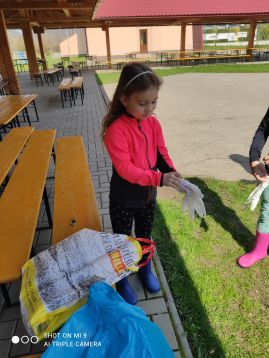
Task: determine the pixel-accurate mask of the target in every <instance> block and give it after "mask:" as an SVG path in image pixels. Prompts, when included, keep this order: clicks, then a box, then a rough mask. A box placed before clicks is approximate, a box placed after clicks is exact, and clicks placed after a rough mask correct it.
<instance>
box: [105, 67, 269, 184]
mask: <svg viewBox="0 0 269 358" xmlns="http://www.w3.org/2000/svg"><path fill="white" fill-rule="evenodd" d="M268 83H269V74H268V73H186V74H181V75H174V76H167V77H164V78H163V85H162V87H161V90H160V92H159V99H158V105H157V108H156V114H157V117H158V119H159V120H160V122H161V125H162V128H163V132H164V136H165V140H166V145H167V147H168V149H169V153H170V155H171V157H172V159H173V161H174V163H175V166H176V168H177V169H178V170H179V171H180V172H181V173H182V175H183V176H198V177H210V176H211V177H214V178H218V179H225V180H253V177H252V176H251V175H250V174H249V172H248V151H249V146H250V143H251V140H252V137H253V135H254V132H255V130H256V128H257V126H258V124H259V123H260V121H261V120H262V118H263V115H264V114H265V112H266V111H267V108H268V106H269V100H268ZM115 86H116V85H115V84H109V85H105V86H104V87H105V90H106V92H107V94H108V96H109V97H110V98H111V96H112V93H113V91H114V89H115ZM267 151H268V146H267ZM267 151H266V146H265V148H264V153H267Z"/></svg>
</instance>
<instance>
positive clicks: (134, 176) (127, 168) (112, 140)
mask: <svg viewBox="0 0 269 358" xmlns="http://www.w3.org/2000/svg"><path fill="white" fill-rule="evenodd" d="M104 142H105V145H106V148H107V151H108V154H109V156H110V158H111V160H112V163H113V165H114V167H115V169H116V171H117V173H118V174H119V175H120V176H121V177H122V178H123V179H125V180H127V181H129V182H130V183H133V184H139V185H142V186H160V181H161V175H162V174H161V173H160V172H156V171H154V170H150V169H142V168H139V167H136V166H135V165H134V164H133V163H132V162H131V155H130V150H129V147H128V143H127V140H126V136H125V134H124V133H123V131H122V130H121V129H119V128H115V127H114V126H112V127H109V129H108V130H107V133H106V136H105V140H104Z"/></svg>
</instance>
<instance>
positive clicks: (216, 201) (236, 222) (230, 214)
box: [190, 178, 255, 252]
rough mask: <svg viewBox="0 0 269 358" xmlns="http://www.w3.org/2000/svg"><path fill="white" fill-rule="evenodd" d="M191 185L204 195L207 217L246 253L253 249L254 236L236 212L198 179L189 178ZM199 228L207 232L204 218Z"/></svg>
mask: <svg viewBox="0 0 269 358" xmlns="http://www.w3.org/2000/svg"><path fill="white" fill-rule="evenodd" d="M190 181H191V183H193V184H195V185H198V187H199V188H200V189H201V191H202V193H203V194H204V204H205V207H206V213H207V215H210V216H212V217H213V218H214V220H215V222H216V223H219V224H220V225H221V226H222V228H223V229H224V230H225V231H227V232H229V233H230V234H231V235H232V237H233V239H234V240H235V241H236V242H237V243H238V244H239V245H240V246H241V247H243V248H244V250H245V251H246V252H248V251H250V250H251V249H252V248H253V244H254V242H255V236H254V235H253V233H252V232H251V231H250V230H249V229H248V228H246V227H245V225H244V224H243V223H242V222H241V220H240V218H239V217H238V216H237V215H236V212H235V211H234V210H233V209H232V208H231V207H228V206H226V205H225V204H224V203H223V202H222V199H221V197H220V196H219V195H218V194H217V193H216V192H214V191H213V190H212V189H210V188H209V187H208V186H207V184H206V183H205V182H204V181H203V180H201V179H199V178H190ZM201 227H203V228H204V230H205V231H206V230H207V223H206V218H205V219H202V220H201Z"/></svg>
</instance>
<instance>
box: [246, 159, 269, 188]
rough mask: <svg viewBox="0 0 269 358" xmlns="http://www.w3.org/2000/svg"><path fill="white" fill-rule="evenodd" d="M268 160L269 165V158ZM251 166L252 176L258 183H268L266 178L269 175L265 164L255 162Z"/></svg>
mask: <svg viewBox="0 0 269 358" xmlns="http://www.w3.org/2000/svg"><path fill="white" fill-rule="evenodd" d="M267 160H268V163H269V156H268V159H267ZM250 166H251V171H252V174H253V175H254V177H255V178H256V179H257V180H258V181H260V182H264V181H266V176H267V175H268V174H267V171H266V169H265V166H264V164H263V163H261V162H259V161H258V160H255V161H254V162H252V163H251V164H250Z"/></svg>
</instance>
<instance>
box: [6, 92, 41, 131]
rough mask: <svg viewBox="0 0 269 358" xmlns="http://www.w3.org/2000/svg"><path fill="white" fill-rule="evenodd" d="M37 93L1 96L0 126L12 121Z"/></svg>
mask: <svg viewBox="0 0 269 358" xmlns="http://www.w3.org/2000/svg"><path fill="white" fill-rule="evenodd" d="M36 97H37V94H25V95H11V96H0V126H1V125H2V126H3V125H7V124H8V123H10V122H11V121H12V120H13V119H14V118H15V117H16V116H17V115H18V114H19V113H20V112H21V111H22V110H23V109H24V108H25V107H27V106H28V104H29V103H31V102H32V101H33V100H35V99H36Z"/></svg>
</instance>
